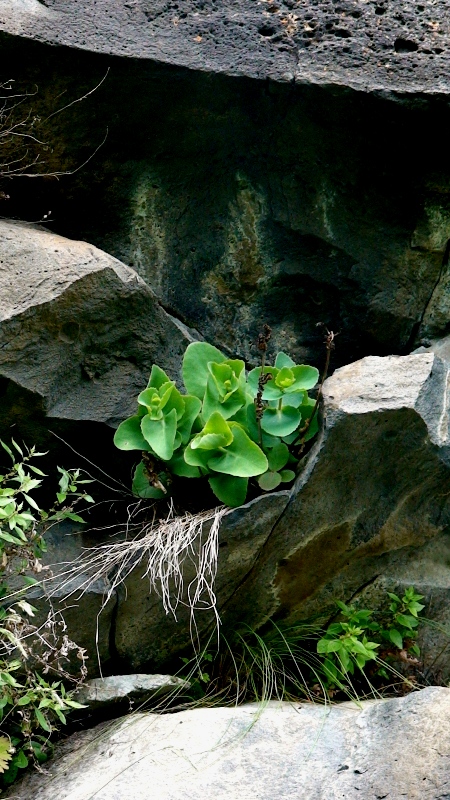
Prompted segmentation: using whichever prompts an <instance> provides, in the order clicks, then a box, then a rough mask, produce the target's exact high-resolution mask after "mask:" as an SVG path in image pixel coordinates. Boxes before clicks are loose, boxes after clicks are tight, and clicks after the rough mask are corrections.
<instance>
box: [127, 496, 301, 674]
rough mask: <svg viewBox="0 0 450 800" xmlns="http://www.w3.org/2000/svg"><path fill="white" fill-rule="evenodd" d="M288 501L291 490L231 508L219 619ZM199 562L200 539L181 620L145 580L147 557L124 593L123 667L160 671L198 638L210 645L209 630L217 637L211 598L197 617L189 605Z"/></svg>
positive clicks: (187, 565) (186, 567)
mask: <svg viewBox="0 0 450 800" xmlns="http://www.w3.org/2000/svg"><path fill="white" fill-rule="evenodd" d="M288 500H289V493H288V492H274V493H272V494H269V495H264V496H262V497H259V498H256V499H255V500H252V501H251V502H250V503H247V504H246V505H245V506H241V507H240V508H238V509H234V510H230V511H229V512H228V513H227V514H226V515H225V516H224V517H223V519H222V522H221V524H220V530H219V560H218V571H217V578H216V582H215V587H214V591H215V595H216V598H217V610H218V612H219V615H220V614H221V609H222V607H223V606H225V605H226V603H227V602H228V601H229V600H230V598H232V597H233V595H234V593H235V592H236V591H237V590H238V588H239V587H240V585H241V584H242V583H243V581H245V579H246V577H247V575H248V574H249V573H250V572H251V570H252V568H253V567H254V566H255V564H256V563H257V562H258V559H259V557H260V555H261V552H262V551H263V548H264V546H265V544H266V542H267V540H268V538H269V537H270V535H271V531H272V529H273V527H274V525H275V524H276V522H277V521H278V519H279V518H280V516H281V515H282V513H283V510H284V508H285V507H286V504H287V502H288ZM208 529H209V525H204V529H203V532H202V538H203V541H204V540H205V537H206V534H207V531H208ZM196 562H197V563H198V541H197V543H196V547H195V548H194V552H193V554H192V558H190V559H188V558H186V559H185V561H184V563H183V581H184V591H183V593H182V596H181V601H182V602H181V604H180V605H179V606H178V608H177V611H176V618H175V617H174V616H173V615H172V614H165V612H164V609H163V606H162V602H161V597H160V596H159V594H157V593H156V592H154V591H152V592H150V587H149V581H148V578H147V577H146V576H145V569H146V562H145V558H144V560H143V562H142V564H141V565H140V566H139V567H137V568H136V569H135V570H134V571H133V572H132V573H131V574H130V576H129V577H128V578H127V579H126V581H125V583H124V585H123V586H122V587H121V589H119V601H118V608H117V615H116V619H115V628H114V646H115V650H116V652H117V654H118V656H119V657H120V658H121V663H124V664H126V665H127V667H129V668H130V669H140V668H142V666H144V665H145V666H146V668H147V667H148V665H149V664H150V668H152V669H153V668H155V667H156V668H159V666H160V665H162V664H164V663H165V662H166V661H167V660H168V659H171V658H173V657H174V656H175V655H176V654H177V653H179V652H180V651H181V650H183V649H185V648H190V647H192V639H193V638H194V639H195V637H196V636H197V635H200V636H202V637H204V638H202V644H205V641H206V640H207V638H208V632H209V635H211V636H212V637H213V639H214V640H215V639H216V632H215V624H216V617H215V614H214V613H213V612H212V611H211V608H210V607H209V598H208V597H207V596H206V594H204V595H203V596H202V601H203V603H204V608H201V607H199V608H198V609H197V611H196V612H195V615H194V617H193V616H192V614H191V610H190V607H189V603H188V602H187V601H188V595H189V594H191V596H192V592H193V589H192V586H191V581H193V582H194V583H195V580H196V567H195V563H196ZM174 596H175V591H174ZM199 605H200V604H199ZM194 619H195V624H194Z"/></svg>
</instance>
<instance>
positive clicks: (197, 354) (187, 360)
mask: <svg viewBox="0 0 450 800" xmlns="http://www.w3.org/2000/svg"><path fill="white" fill-rule="evenodd" d="M222 361H226V358H225V356H224V355H223V353H221V352H220V350H218V349H217V347H214V346H213V345H212V344H208V343H207V342H192V344H190V345H189V346H188V348H187V349H186V352H185V354H184V358H183V381H184V385H185V387H186V389H187V391H188V393H189V394H193V395H195V397H199V398H200V400H203V396H204V394H205V391H206V384H207V381H208V377H209V375H210V372H209V370H208V364H209V363H210V362H214V363H216V364H221V363H222Z"/></svg>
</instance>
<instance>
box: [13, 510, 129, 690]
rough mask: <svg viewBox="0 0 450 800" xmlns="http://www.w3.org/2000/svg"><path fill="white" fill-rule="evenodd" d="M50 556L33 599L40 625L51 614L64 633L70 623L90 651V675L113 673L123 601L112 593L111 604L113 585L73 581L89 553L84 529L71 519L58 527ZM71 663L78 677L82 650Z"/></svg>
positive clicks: (80, 576) (73, 635)
mask: <svg viewBox="0 0 450 800" xmlns="http://www.w3.org/2000/svg"><path fill="white" fill-rule="evenodd" d="M45 541H46V544H47V551H46V553H44V556H43V558H42V563H43V565H44V566H45V567H47V568H48V571H47V570H44V571H43V572H41V573H40V576H39V577H40V578H41V579H42V580H43V589H42V588H41V587H40V586H36V587H33V588H31V589H29V590H28V592H27V597H28V599H29V601H30V602H31V603H32V605H33V606H34V607H35V608H36V611H37V613H36V616H35V618H34V619H33V622H34V624H36V625H38V626H39V625H44V624H45V622H46V620H47V617H48V614H49V612H50V611H51V612H52V615H54V619H55V622H56V624H57V625H58V626H59V630H60V632H61V634H62V633H63V630H62V626H61V625H60V622H61V621H62V620H64V623H65V625H66V626H67V630H66V633H67V635H68V636H69V638H70V639H71V640H72V641H73V642H75V643H76V644H77V645H79V646H80V647H81V648H84V649H85V650H86V656H87V661H86V667H87V670H88V675H89V676H90V677H92V678H94V677H95V676H97V675H98V674H99V671H100V665H101V666H102V668H103V669H104V670H105V669H108V668H109V665H110V662H111V658H112V656H113V655H114V653H111V647H110V644H111V643H110V638H111V628H112V626H113V621H114V615H115V611H116V606H117V596H116V594H115V593H113V594H112V596H111V597H110V599H109V600H108V601H106V594H107V590H108V582H107V580H106V578H100V579H98V580H96V581H93V582H90V581H89V576H88V575H87V574H86V573H83V572H77V574H76V575H75V576H72V577H70V579H69V580H68V579H67V577H66V573H67V571H68V570H69V569H71V568H72V569H73V568H74V567H75V566H76V564H77V562H78V561H79V559H80V557H81V556H82V554H83V545H85V542H84V539H83V526H81V525H79V524H77V523H73V522H70V521H68V520H66V521H65V522H63V523H61V524H59V525H53V526H52V527H51V528H50V530H49V531H48V533H47V534H46V537H45ZM69 657H70V660H69V662H68V664H65V665H64V664H63V666H65V667H66V668H67V667H68V668H69V671H71V672H72V673H73V674H77V673H78V671H79V668H80V661H79V660H78V659H77V654H76V651H71V652H70V653H69Z"/></svg>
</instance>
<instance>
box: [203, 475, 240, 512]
mask: <svg viewBox="0 0 450 800" xmlns="http://www.w3.org/2000/svg"><path fill="white" fill-rule="evenodd" d="M209 485H210V486H211V489H212V490H213V492H214V494H215V495H216V497H218V498H219V500H220V501H221V503H224V504H225V505H226V506H229V507H230V508H237V507H238V506H242V505H243V503H245V498H246V497H247V487H248V478H236V477H232V476H231V475H211V477H210V478H209Z"/></svg>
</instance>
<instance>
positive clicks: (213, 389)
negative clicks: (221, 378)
mask: <svg viewBox="0 0 450 800" xmlns="http://www.w3.org/2000/svg"><path fill="white" fill-rule="evenodd" d="M246 402H247V399H246V395H245V392H244V391H243V390H241V389H239V388H238V389H236V390H235V391H234V392H231V393H230V394H229V395H228V396H227V397H226V399H222V398H221V396H220V394H219V390H218V389H217V386H216V384H215V382H214V379H213V378H212V376H210V377H209V378H208V382H207V384H206V390H205V396H204V399H203V405H202V417H203V419H205V420H207V419H209V417H210V416H211V414H214V413H215V412H217V411H218V412H220V414H222V416H223V417H224V418H225V419H229V418H230V417H233V416H234V415H235V414H236V413H237V412H238V411H239V409H241V408H243V407H244V406H245V405H246Z"/></svg>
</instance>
